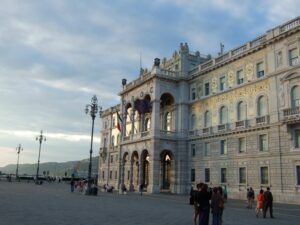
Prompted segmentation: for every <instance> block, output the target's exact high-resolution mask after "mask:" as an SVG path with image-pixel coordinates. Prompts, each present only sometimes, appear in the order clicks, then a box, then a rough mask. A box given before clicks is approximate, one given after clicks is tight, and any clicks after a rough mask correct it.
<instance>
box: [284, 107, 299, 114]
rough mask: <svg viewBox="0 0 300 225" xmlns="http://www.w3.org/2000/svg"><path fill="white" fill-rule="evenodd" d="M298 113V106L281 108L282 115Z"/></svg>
mask: <svg viewBox="0 0 300 225" xmlns="http://www.w3.org/2000/svg"><path fill="white" fill-rule="evenodd" d="M297 114H300V107H299V106H298V107H294V108H288V109H284V110H283V115H284V116H293V115H297Z"/></svg>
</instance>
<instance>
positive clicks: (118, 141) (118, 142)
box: [117, 134, 120, 145]
mask: <svg viewBox="0 0 300 225" xmlns="http://www.w3.org/2000/svg"><path fill="white" fill-rule="evenodd" d="M119 144H120V135H119V134H118V135H117V145H119Z"/></svg>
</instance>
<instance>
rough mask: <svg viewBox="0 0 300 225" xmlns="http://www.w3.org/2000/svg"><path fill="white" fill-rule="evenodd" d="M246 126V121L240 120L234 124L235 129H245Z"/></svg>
mask: <svg viewBox="0 0 300 225" xmlns="http://www.w3.org/2000/svg"><path fill="white" fill-rule="evenodd" d="M247 126H248V120H240V121H237V122H235V127H236V128H247Z"/></svg>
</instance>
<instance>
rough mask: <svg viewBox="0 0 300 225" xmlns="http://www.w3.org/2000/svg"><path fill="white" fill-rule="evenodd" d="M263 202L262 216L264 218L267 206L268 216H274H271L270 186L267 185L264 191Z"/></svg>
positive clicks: (271, 197)
mask: <svg viewBox="0 0 300 225" xmlns="http://www.w3.org/2000/svg"><path fill="white" fill-rule="evenodd" d="M264 197H265V202H264V210H263V212H264V218H266V214H267V211H268V208H270V217H271V218H274V216H273V195H272V192H271V191H270V188H269V187H267V190H266V191H265V192H264Z"/></svg>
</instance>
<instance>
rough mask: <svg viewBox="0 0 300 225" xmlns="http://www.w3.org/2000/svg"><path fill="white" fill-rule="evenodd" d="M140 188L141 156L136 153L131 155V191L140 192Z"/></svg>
mask: <svg viewBox="0 0 300 225" xmlns="http://www.w3.org/2000/svg"><path fill="white" fill-rule="evenodd" d="M138 187H139V156H138V153H137V152H136V151H134V152H133V153H132V155H131V179H130V190H131V191H134V190H138Z"/></svg>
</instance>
